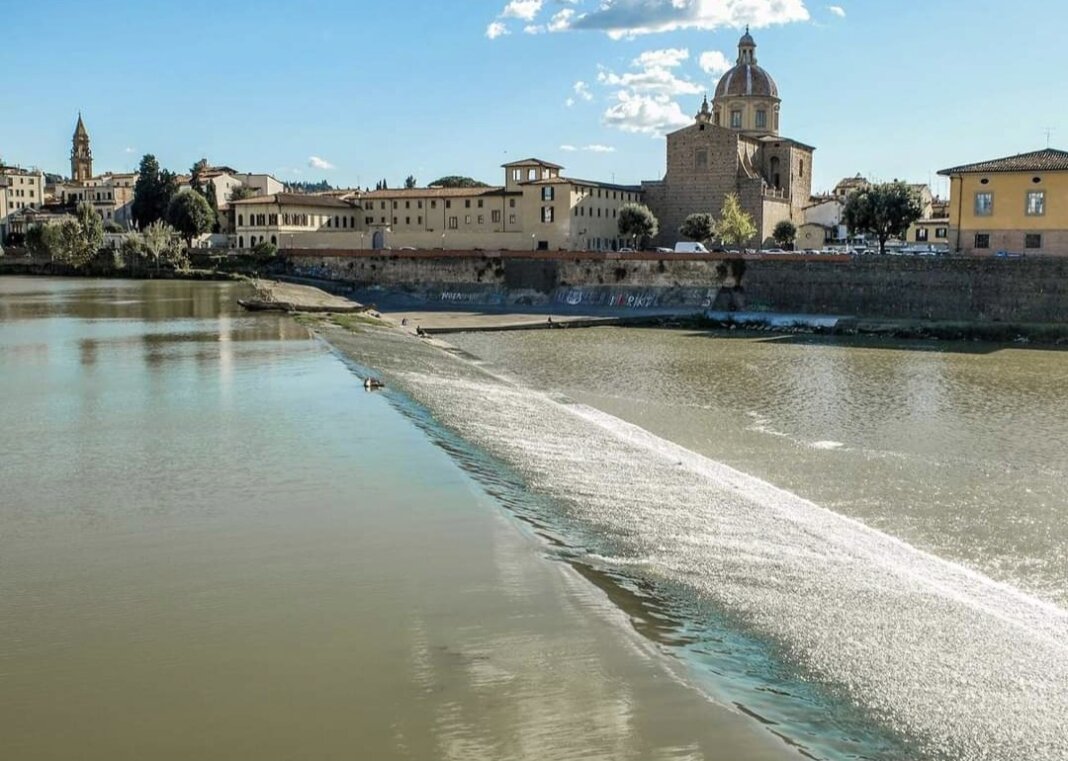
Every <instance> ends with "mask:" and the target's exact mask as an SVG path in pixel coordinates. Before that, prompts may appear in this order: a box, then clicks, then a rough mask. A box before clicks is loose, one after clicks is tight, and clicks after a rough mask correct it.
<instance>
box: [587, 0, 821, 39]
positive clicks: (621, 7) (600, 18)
mask: <svg viewBox="0 0 1068 761" xmlns="http://www.w3.org/2000/svg"><path fill="white" fill-rule="evenodd" d="M808 20H809V13H808V9H807V8H806V7H805V0H601V3H600V6H599V7H598V8H597V10H594V11H591V12H589V13H582V14H579V15H577V16H576V17H575V18H573V19H571V21H570V23H569V28H571V29H593V30H600V31H604V32H606V33H607V34H608V35H609V36H610V37H612V38H614V39H620V38H622V37H634V36H637V35H640V34H655V33H658V32H673V31H677V30H679V29H702V30H713V29H719V28H721V27H741V26H743V25H745V24H749V25H751V26H753V27H754V28H760V27H765V26H771V25H773V24H788V23H792V22H796V21H808Z"/></svg>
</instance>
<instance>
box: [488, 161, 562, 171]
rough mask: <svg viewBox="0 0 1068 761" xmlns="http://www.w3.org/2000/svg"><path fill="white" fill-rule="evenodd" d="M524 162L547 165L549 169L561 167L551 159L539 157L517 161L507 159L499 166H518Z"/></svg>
mask: <svg viewBox="0 0 1068 761" xmlns="http://www.w3.org/2000/svg"><path fill="white" fill-rule="evenodd" d="M525 164H538V165H540V166H547V167H549V168H550V169H563V167H562V166H560V165H559V164H554V163H553V162H551V161H542V160H541V159H521V160H519V161H509V162H508V163H507V164H501V166H502V167H507V166H520V165H525Z"/></svg>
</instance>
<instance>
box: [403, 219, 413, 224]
mask: <svg viewBox="0 0 1068 761" xmlns="http://www.w3.org/2000/svg"><path fill="white" fill-rule="evenodd" d="M411 223H412V218H411V217H405V218H404V224H406V225H410V224H411Z"/></svg>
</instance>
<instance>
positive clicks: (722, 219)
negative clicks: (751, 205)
mask: <svg viewBox="0 0 1068 761" xmlns="http://www.w3.org/2000/svg"><path fill="white" fill-rule="evenodd" d="M716 233H717V234H718V235H719V239H720V240H721V241H722V242H723V243H724V244H726V245H728V246H740V245H743V244H745V243H747V242H749V241H750V240H752V239H753V236H754V235H756V233H757V229H756V225H755V224H753V218H752V217H751V216H750V215H749V213H748V212H746V211H745V210H744V209H743V208H742V204H741V201H739V200H738V194H737V193H728V194H727V197H726V198H724V199H723V208H722V209H721V210H720V213H719V222H718V223H717V224H716Z"/></svg>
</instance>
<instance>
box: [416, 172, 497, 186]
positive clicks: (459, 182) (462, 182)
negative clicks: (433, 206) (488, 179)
mask: <svg viewBox="0 0 1068 761" xmlns="http://www.w3.org/2000/svg"><path fill="white" fill-rule="evenodd" d="M430 185H431V186H432V187H436V188H488V187H489V185H487V184H486V183H484V182H479V181H478V180H476V179H473V178H471V177H461V176H460V175H458V174H450V175H446V176H445V177H439V178H438V179H436V180H434V181H433V182H432V183H430Z"/></svg>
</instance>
